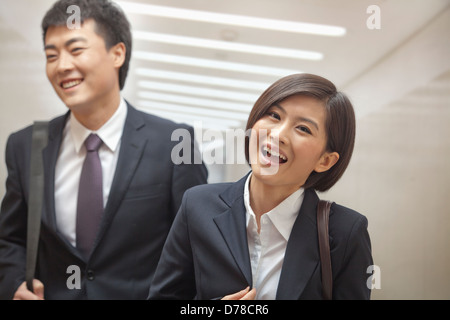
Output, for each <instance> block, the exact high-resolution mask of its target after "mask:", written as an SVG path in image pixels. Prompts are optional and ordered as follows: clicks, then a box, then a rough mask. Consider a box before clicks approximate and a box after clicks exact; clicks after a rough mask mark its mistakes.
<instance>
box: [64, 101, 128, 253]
mask: <svg viewBox="0 0 450 320" xmlns="http://www.w3.org/2000/svg"><path fill="white" fill-rule="evenodd" d="M126 117H127V105H126V103H125V100H123V99H122V98H121V101H120V104H119V108H117V110H116V112H115V113H114V114H113V116H112V117H111V118H110V119H109V120H108V121H107V122H106V123H105V124H104V125H103V126H102V127H101V128H100V129H98V130H97V131H95V132H93V131H91V130H89V129H86V128H85V127H84V126H83V125H82V124H81V123H80V122H78V120H77V119H76V118H75V117H74V116H73V115H72V114H70V115H69V119H68V121H67V123H66V126H65V128H64V132H63V137H62V142H61V148H60V150H59V155H58V160H57V162H56V169H55V211H56V225H57V228H58V230H59V232H61V233H62V234H63V235H64V236H65V237H66V238H67V239H68V240H69V241H70V243H71V244H72V245H73V246H75V244H76V230H75V227H76V217H77V199H78V185H79V182H80V175H81V168H82V166H83V162H84V158H85V156H86V147H85V146H84V140H86V138H87V137H88V136H89V134H91V133H96V134H97V135H98V136H99V137H100V138H101V139H102V141H103V144H102V146H101V147H100V149H99V157H100V161H101V163H102V175H103V207H104V206H105V205H106V203H107V201H108V196H109V191H110V189H111V184H112V180H113V178H114V172H115V170H116V165H117V159H118V157H119V149H120V142H121V138H122V132H123V128H124V126H125V120H126Z"/></svg>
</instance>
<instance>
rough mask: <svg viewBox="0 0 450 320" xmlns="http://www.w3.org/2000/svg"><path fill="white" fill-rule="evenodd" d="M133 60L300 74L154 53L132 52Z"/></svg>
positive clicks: (243, 64) (250, 71)
mask: <svg viewBox="0 0 450 320" xmlns="http://www.w3.org/2000/svg"><path fill="white" fill-rule="evenodd" d="M132 55H133V59H141V60H148V61H156V62H162V63H171V64H179V65H186V66H194V67H200V68H210V69H218V70H225V71H235V72H240V73H242V72H246V73H254V74H264V75H270V76H276V77H284V76H287V75H290V74H293V73H300V71H293V70H289V69H282V68H274V67H266V66H258V65H252V64H245V63H236V62H224V61H217V60H209V59H200V58H191V57H186V56H178V55H171V54H165V53H155V52H147V51H133V53H132Z"/></svg>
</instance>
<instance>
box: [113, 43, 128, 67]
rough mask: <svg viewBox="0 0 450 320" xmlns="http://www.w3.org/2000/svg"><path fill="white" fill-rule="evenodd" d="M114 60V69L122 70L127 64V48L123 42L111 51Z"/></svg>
mask: <svg viewBox="0 0 450 320" xmlns="http://www.w3.org/2000/svg"><path fill="white" fill-rule="evenodd" d="M110 52H111V54H112V55H113V59H114V67H116V68H117V69H120V68H121V67H122V65H123V64H124V62H125V56H126V53H127V48H126V46H125V44H124V43H123V42H119V43H118V44H116V45H115V46H113V47H112V48H111V49H110Z"/></svg>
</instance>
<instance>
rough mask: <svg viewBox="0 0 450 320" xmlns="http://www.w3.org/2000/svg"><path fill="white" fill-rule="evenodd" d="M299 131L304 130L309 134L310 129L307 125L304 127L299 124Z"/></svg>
mask: <svg viewBox="0 0 450 320" xmlns="http://www.w3.org/2000/svg"><path fill="white" fill-rule="evenodd" d="M297 128H298V129H299V130H300V131H303V132H306V133H308V134H311V130H309V128H308V127H305V126H299V127H297Z"/></svg>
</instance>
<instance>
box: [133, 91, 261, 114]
mask: <svg viewBox="0 0 450 320" xmlns="http://www.w3.org/2000/svg"><path fill="white" fill-rule="evenodd" d="M137 95H138V97H139V98H142V99H150V100H157V101H164V102H172V103H177V104H181V105H185V104H187V105H192V106H203V107H209V108H214V109H225V110H234V111H237V112H243V113H247V114H248V113H249V112H250V110H251V108H252V107H253V104H250V103H249V104H240V103H236V102H224V101H218V100H211V99H203V98H193V97H188V96H182V95H178V94H165V93H159V92H149V91H139V92H138V93H137Z"/></svg>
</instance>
